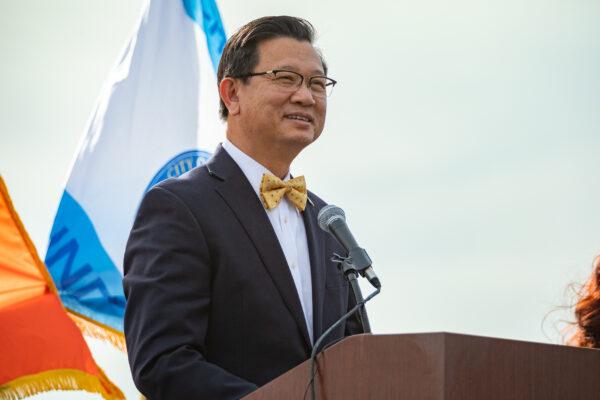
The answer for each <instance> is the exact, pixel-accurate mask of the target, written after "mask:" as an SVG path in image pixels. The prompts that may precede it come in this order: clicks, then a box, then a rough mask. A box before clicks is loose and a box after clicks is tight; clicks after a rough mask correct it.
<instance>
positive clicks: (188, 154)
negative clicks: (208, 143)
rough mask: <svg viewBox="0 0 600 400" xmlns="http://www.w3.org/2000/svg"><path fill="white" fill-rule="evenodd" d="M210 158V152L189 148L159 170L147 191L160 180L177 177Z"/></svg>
mask: <svg viewBox="0 0 600 400" xmlns="http://www.w3.org/2000/svg"><path fill="white" fill-rule="evenodd" d="M209 158H210V153H208V152H206V151H202V150H188V151H184V152H183V153H181V154H178V155H176V156H175V157H173V158H172V159H170V160H169V161H168V162H167V163H166V164H165V165H164V166H163V167H162V168H161V169H159V170H158V172H157V173H156V175H154V178H152V181H150V184H149V185H148V187H147V188H146V192H147V191H148V190H150V188H151V187H152V186H154V185H156V184H157V183H159V182H160V181H164V180H165V179H167V178H176V177H178V176H179V175H181V174H183V173H185V172H188V171H189V170H191V169H192V168H195V167H197V166H199V165H202V164H204V163H205V162H206V161H207V160H208V159H209Z"/></svg>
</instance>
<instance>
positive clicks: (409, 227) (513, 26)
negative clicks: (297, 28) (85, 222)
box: [0, 0, 600, 399]
mask: <svg viewBox="0 0 600 400" xmlns="http://www.w3.org/2000/svg"><path fill="white" fill-rule="evenodd" d="M144 3H145V2H144V1H142V0H130V1H127V2H124V1H122V0H120V1H118V0H103V1H101V2H100V1H97V2H91V1H86V2H82V1H77V0H54V1H52V2H46V1H41V0H33V1H28V2H22V1H16V0H0V173H1V174H2V176H3V177H4V179H5V181H6V183H7V185H8V188H9V191H10V193H11V195H12V198H13V202H14V204H15V207H16V209H17V211H18V212H19V213H20V216H21V219H22V220H23V222H24V224H25V227H26V228H27V229H28V231H29V233H30V235H31V237H32V239H33V241H34V243H35V244H36V246H37V249H38V251H39V253H40V255H41V256H42V258H43V256H44V255H45V251H46V248H47V243H48V235H49V232H50V228H51V225H52V221H53V219H54V216H55V213H56V209H57V206H58V202H59V200H60V196H61V194H62V191H63V189H64V184H65V180H66V178H67V174H68V172H69V167H70V164H71V162H72V159H73V156H74V154H75V151H76V150H77V147H78V143H79V141H80V139H81V135H82V134H83V130H84V127H85V125H86V121H87V119H88V118H89V116H90V113H91V112H92V109H93V106H94V103H95V100H96V98H97V96H98V94H99V92H100V88H101V86H102V82H103V81H104V79H105V78H106V76H107V74H108V72H109V71H110V69H111V67H112V66H113V65H114V63H115V62H116V59H117V57H118V55H119V54H120V52H121V50H122V48H123V47H124V46H125V44H126V43H127V41H128V39H129V37H130V35H131V34H132V33H133V29H134V27H135V26H136V24H137V21H138V20H139V16H140V13H141V10H142V7H143V5H144ZM218 6H219V8H220V12H221V17H222V20H223V23H224V25H225V30H226V33H227V34H231V33H232V32H234V31H235V30H236V29H237V28H239V27H240V26H241V25H243V24H244V23H245V22H247V21H249V20H251V19H253V18H256V17H259V16H264V15H277V14H289V15H295V16H300V17H303V18H306V19H308V20H309V21H311V22H312V23H313V24H314V25H315V27H316V29H317V31H318V40H317V45H318V47H320V48H321V49H322V50H323V53H324V55H325V58H326V60H327V62H328V64H329V67H330V76H332V77H334V78H335V79H337V80H338V81H339V84H338V86H336V88H335V90H334V93H333V95H332V96H331V97H330V98H329V109H328V119H327V124H326V127H325V131H324V133H323V135H322V136H321V138H320V139H319V140H318V141H317V142H316V143H315V144H314V145H313V146H311V147H309V148H307V149H306V150H305V152H303V153H302V154H301V155H300V157H299V158H298V159H297V161H296V162H295V163H294V165H293V168H292V173H295V174H304V175H306V177H307V181H308V184H309V188H310V189H311V190H313V191H314V192H316V193H318V194H319V195H320V196H321V197H323V198H324V199H325V200H326V201H328V202H330V203H334V204H336V205H339V206H341V207H342V208H343V209H344V210H345V211H346V215H347V220H348V223H349V225H350V227H351V229H352V230H353V232H354V234H355V236H356V237H357V239H358V241H359V243H360V244H361V245H362V246H363V247H365V248H366V249H367V251H368V252H369V254H370V256H371V258H372V259H373V260H374V262H375V264H374V266H375V268H376V271H377V273H378V275H379V276H380V278H381V280H382V282H383V290H382V293H381V294H380V295H379V296H378V297H376V298H375V299H374V300H373V301H372V302H371V303H370V305H369V307H368V310H369V314H370V319H371V325H372V327H373V331H374V332H375V333H407V332H429V331H450V332H459V333H468V334H475V335H485V336H494V337H502V338H510V339H518V340H527V341H536V342H546V343H562V341H563V337H562V335H561V330H563V329H564V328H565V327H566V324H565V322H561V321H568V320H572V312H571V310H569V309H568V306H569V305H571V303H572V301H573V296H572V295H571V292H570V291H569V289H568V287H569V285H570V284H572V283H577V282H583V281H584V280H585V279H587V277H588V275H589V273H590V272H591V263H592V260H593V258H594V256H595V255H596V254H598V253H600V234H599V232H600V212H599V209H598V205H599V204H600V179H599V178H600V157H599V154H600V73H599V72H600V40H598V38H600V24H598V21H599V20H600V2H597V1H593V0H572V1H569V2H566V1H558V0H546V1H539V0H529V1H526V2H523V1H516V0H505V1H502V2H500V1H495V2H481V1H475V0H457V1H454V2H447V1H441V0H439V1H433V0H426V1H420V2H408V1H398V0H395V1H386V0H374V1H370V2H368V4H367V3H360V4H358V3H356V4H355V3H351V2H346V1H339V0H319V1H317V0H306V1H303V2H298V1H291V0H278V1H273V0H254V1H252V2H245V1H240V0H236V1H229V2H226V1H219V2H218ZM364 290H365V292H368V290H369V289H368V288H367V287H365V288H364ZM90 343H91V347H92V349H93V351H94V355H95V356H96V357H97V358H98V361H99V363H100V364H101V365H102V366H103V367H104V369H105V371H106V372H107V374H108V375H109V377H111V379H113V381H114V382H115V383H117V384H118V385H120V386H121V387H122V388H124V391H125V392H126V394H128V396H129V397H131V398H136V394H135V390H134V388H133V386H132V384H131V382H130V378H129V375H128V374H129V370H128V367H127V362H126V359H125V356H124V355H123V354H121V353H120V352H119V351H117V350H114V349H113V348H111V347H110V345H107V344H104V343H101V342H97V341H95V340H90ZM35 398H37V399H59V398H60V399H66V398H73V399H75V398H77V399H83V398H99V396H95V395H90V394H83V393H70V394H65V393H61V394H56V393H54V394H44V395H38V396H35Z"/></svg>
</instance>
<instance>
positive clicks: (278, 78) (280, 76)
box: [275, 71, 298, 86]
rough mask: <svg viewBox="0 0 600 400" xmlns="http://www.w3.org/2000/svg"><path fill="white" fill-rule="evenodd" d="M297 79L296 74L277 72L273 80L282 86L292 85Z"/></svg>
mask: <svg viewBox="0 0 600 400" xmlns="http://www.w3.org/2000/svg"><path fill="white" fill-rule="evenodd" d="M297 81H298V76H297V75H295V74H292V73H289V72H283V71H282V72H277V74H275V82H277V83H278V84H280V85H283V86H293V85H295V84H296V82H297Z"/></svg>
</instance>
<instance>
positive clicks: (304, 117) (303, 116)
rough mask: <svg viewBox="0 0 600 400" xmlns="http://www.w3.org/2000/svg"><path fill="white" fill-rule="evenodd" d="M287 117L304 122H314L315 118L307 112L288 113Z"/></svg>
mask: <svg viewBox="0 0 600 400" xmlns="http://www.w3.org/2000/svg"><path fill="white" fill-rule="evenodd" d="M284 118H285V119H291V120H295V121H303V122H307V123H310V124H312V123H313V122H314V118H313V117H312V116H311V115H309V114H306V113H291V114H286V115H285V116H284Z"/></svg>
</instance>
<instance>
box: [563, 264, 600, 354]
mask: <svg viewBox="0 0 600 400" xmlns="http://www.w3.org/2000/svg"><path fill="white" fill-rule="evenodd" d="M575 317H576V318H577V321H576V322H575V326H576V328H577V331H576V332H575V334H574V335H573V337H571V339H570V340H569V344H572V345H575V346H580V347H593V348H600V255H599V256H597V257H596V259H595V260H594V270H593V271H592V276H591V277H590V279H589V280H588V282H587V283H586V284H585V285H584V286H583V287H582V288H581V292H580V299H579V301H578V302H577V304H576V305H575Z"/></svg>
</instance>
